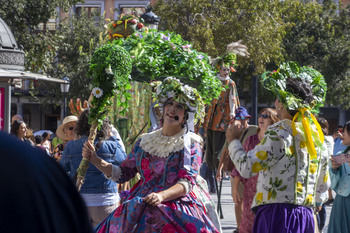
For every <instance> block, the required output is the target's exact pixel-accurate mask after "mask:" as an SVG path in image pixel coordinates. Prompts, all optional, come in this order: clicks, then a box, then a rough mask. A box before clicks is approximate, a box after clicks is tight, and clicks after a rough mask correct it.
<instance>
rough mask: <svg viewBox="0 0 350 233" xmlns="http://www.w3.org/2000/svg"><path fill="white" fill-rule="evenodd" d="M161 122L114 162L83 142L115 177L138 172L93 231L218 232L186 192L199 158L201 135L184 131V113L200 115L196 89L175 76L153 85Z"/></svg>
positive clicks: (193, 182) (86, 151)
mask: <svg viewBox="0 0 350 233" xmlns="http://www.w3.org/2000/svg"><path fill="white" fill-rule="evenodd" d="M156 96H157V98H158V102H159V104H160V105H161V107H162V108H163V109H162V110H163V113H162V121H163V127H162V128H161V129H159V130H156V131H153V132H151V133H147V134H143V135H142V136H141V137H140V139H138V140H137V142H136V144H135V146H134V148H133V150H132V152H131V153H130V154H129V155H128V156H127V158H126V160H124V162H123V163H122V164H121V165H120V166H115V165H113V164H111V163H108V162H106V161H104V160H103V159H101V158H100V157H98V156H97V155H96V153H95V151H94V147H92V145H91V144H90V143H89V142H87V143H86V144H85V146H84V149H83V156H84V157H85V158H86V159H88V160H89V161H90V162H91V163H92V164H94V165H95V166H96V167H97V168H98V169H100V170H101V171H102V172H103V173H104V174H105V175H106V176H107V177H109V178H110V179H111V180H113V181H115V182H122V183H123V182H125V181H127V180H129V179H131V178H132V177H134V176H135V174H136V173H137V172H139V173H140V175H141V179H140V180H139V181H138V183H137V184H135V185H134V187H133V188H132V189H131V190H130V193H129V195H128V196H127V197H126V199H125V201H124V202H123V204H122V205H121V206H119V207H118V208H117V209H116V210H115V211H114V212H113V213H112V214H110V215H109V217H107V218H106V219H105V220H104V221H103V222H102V223H101V224H100V225H99V226H98V227H97V229H96V232H198V233H199V232H219V231H218V230H217V229H216V228H215V226H214V225H213V223H212V221H211V220H210V219H209V217H208V216H207V214H206V212H205V208H204V206H203V204H202V203H201V202H199V201H198V199H197V198H196V196H195V195H194V193H193V192H192V189H193V186H195V185H196V176H197V174H198V172H199V167H200V163H201V147H200V142H201V138H200V137H199V136H198V135H196V134H194V133H192V132H190V131H188V129H187V126H186V125H187V123H186V122H187V113H188V112H189V111H195V116H196V119H200V118H201V117H202V116H203V114H204V109H203V102H202V100H201V97H200V95H199V94H198V92H197V90H196V89H194V88H191V87H189V86H187V85H183V84H182V83H181V82H180V81H179V80H177V79H175V78H171V77H169V78H166V79H165V80H164V81H163V82H162V84H161V85H159V86H158V88H157V94H156Z"/></svg>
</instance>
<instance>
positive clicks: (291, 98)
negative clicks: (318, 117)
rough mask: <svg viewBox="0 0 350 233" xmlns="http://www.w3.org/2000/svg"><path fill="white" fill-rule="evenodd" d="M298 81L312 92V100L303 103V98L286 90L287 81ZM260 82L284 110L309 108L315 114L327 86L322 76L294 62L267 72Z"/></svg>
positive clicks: (323, 97) (322, 101)
mask: <svg viewBox="0 0 350 233" xmlns="http://www.w3.org/2000/svg"><path fill="white" fill-rule="evenodd" d="M288 78H290V79H298V80H300V81H302V82H304V83H306V84H307V85H310V87H311V90H312V95H313V97H312V99H311V100H309V101H307V102H306V101H305V98H302V97H300V96H297V95H296V94H294V93H292V92H291V91H290V90H289V89H288V85H287V79H288ZM261 81H262V82H263V85H264V87H265V88H266V89H268V90H270V91H271V92H272V93H273V94H274V95H275V96H276V97H277V98H278V99H279V100H280V101H281V103H282V104H283V105H284V107H285V108H286V109H289V110H298V109H302V108H309V109H310V110H311V111H312V112H314V113H317V112H318V111H319V108H320V107H322V106H323V104H324V101H325V98H326V91H327V84H326V82H325V80H324V78H323V75H322V74H321V73H320V72H319V71H317V70H315V69H313V68H311V67H307V66H303V67H300V66H299V65H298V63H296V62H285V63H282V64H281V65H280V66H279V68H278V69H277V71H276V70H274V71H272V72H271V71H267V72H265V73H263V74H262V76H261Z"/></svg>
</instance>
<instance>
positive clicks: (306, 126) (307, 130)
mask: <svg viewBox="0 0 350 233" xmlns="http://www.w3.org/2000/svg"><path fill="white" fill-rule="evenodd" d="M305 112H307V115H309V117H311V120H312V122H313V123H314V124H315V125H316V128H317V132H318V134H312V133H311V131H312V129H311V127H310V123H309V117H308V116H305ZM298 116H301V122H302V125H303V127H302V128H301V130H302V131H303V132H304V135H305V140H306V146H307V151H308V152H309V154H310V156H311V159H317V152H316V149H315V145H314V140H313V139H315V140H319V141H321V143H323V141H324V135H323V132H322V129H321V126H320V124H319V123H318V122H317V120H316V118H315V116H314V115H313V114H312V113H311V112H310V109H308V108H302V109H299V111H298V112H297V113H296V114H295V115H294V117H293V122H292V129H293V136H295V135H297V129H296V126H295V121H296V120H297V119H298Z"/></svg>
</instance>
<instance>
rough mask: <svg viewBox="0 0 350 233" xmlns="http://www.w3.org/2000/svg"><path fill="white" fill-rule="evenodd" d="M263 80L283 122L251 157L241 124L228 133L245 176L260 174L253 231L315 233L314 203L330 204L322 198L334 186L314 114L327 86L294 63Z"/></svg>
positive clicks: (319, 76)
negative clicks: (241, 138)
mask: <svg viewBox="0 0 350 233" xmlns="http://www.w3.org/2000/svg"><path fill="white" fill-rule="evenodd" d="M262 81H263V83H264V86H265V87H266V88H267V89H269V90H271V91H272V92H273V93H274V94H275V95H276V97H277V99H276V101H275V107H276V111H277V114H278V116H279V118H280V119H281V121H279V122H277V123H275V124H273V125H272V126H270V127H269V128H268V129H267V131H266V133H265V137H264V138H263V139H262V141H261V143H260V144H259V145H257V146H256V147H255V148H254V149H253V150H251V151H249V152H248V153H246V152H245V151H244V149H243V147H242V145H241V143H240V141H239V140H238V138H239V137H240V135H241V133H242V132H243V130H244V128H243V127H241V126H240V125H239V123H238V122H234V124H233V125H232V126H230V128H229V129H228V130H227V133H226V138H227V140H228V141H229V142H230V144H229V152H230V157H231V159H232V161H233V162H234V164H235V167H236V169H237V170H238V171H239V173H240V174H241V175H242V177H245V178H249V177H251V176H254V175H255V174H257V173H259V178H258V183H257V187H256V188H257V192H256V195H255V198H254V201H253V204H252V210H253V211H254V212H255V214H256V216H255V221H254V227H253V232H259V233H260V232H293V233H313V232H314V229H315V222H314V217H313V208H314V206H315V202H317V203H323V202H325V201H326V200H325V199H323V198H324V197H325V195H321V194H323V193H324V192H327V190H328V187H329V186H330V181H329V174H328V160H327V155H328V153H327V150H326V146H325V144H324V135H323V133H322V130H321V128H320V126H319V124H318V122H317V120H316V118H315V117H314V116H313V115H312V113H311V112H312V111H313V112H315V111H317V110H318V108H319V107H320V106H322V104H323V101H324V98H325V91H326V83H325V81H324V79H323V76H322V74H320V73H319V72H318V71H317V70H314V69H312V68H310V67H305V66H304V67H299V65H298V64H297V63H295V62H288V63H283V64H282V65H281V66H280V67H279V69H278V70H277V71H275V72H272V73H270V72H269V75H266V74H264V75H263V76H262Z"/></svg>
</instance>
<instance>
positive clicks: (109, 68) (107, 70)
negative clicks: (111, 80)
mask: <svg viewBox="0 0 350 233" xmlns="http://www.w3.org/2000/svg"><path fill="white" fill-rule="evenodd" d="M105 71H106V73H107V74H113V70H112V68H111V66H109V67H108V68H106V69H105Z"/></svg>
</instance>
